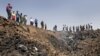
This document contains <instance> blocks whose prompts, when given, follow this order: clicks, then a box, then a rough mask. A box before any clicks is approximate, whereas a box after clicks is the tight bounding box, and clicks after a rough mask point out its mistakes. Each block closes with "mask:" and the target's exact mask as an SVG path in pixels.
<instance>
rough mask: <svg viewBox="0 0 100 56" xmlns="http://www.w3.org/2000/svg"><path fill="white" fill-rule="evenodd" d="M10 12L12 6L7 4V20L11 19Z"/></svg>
mask: <svg viewBox="0 0 100 56" xmlns="http://www.w3.org/2000/svg"><path fill="white" fill-rule="evenodd" d="M11 10H12V6H11V5H10V3H8V5H7V7H6V12H7V15H8V19H11Z"/></svg>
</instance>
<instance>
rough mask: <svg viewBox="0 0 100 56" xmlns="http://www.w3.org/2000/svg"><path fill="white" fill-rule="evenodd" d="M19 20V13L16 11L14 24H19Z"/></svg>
mask: <svg viewBox="0 0 100 56" xmlns="http://www.w3.org/2000/svg"><path fill="white" fill-rule="evenodd" d="M19 19H20V15H19V12H18V11H16V22H17V23H19Z"/></svg>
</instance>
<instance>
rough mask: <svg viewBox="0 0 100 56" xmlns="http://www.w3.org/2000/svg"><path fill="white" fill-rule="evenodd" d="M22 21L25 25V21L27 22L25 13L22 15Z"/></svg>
mask: <svg viewBox="0 0 100 56" xmlns="http://www.w3.org/2000/svg"><path fill="white" fill-rule="evenodd" d="M23 23H24V24H25V25H26V23H27V15H24V16H23Z"/></svg>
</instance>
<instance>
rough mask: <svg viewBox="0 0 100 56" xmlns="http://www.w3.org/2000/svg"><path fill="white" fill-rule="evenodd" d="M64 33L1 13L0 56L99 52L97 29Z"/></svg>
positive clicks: (74, 55)
mask: <svg viewBox="0 0 100 56" xmlns="http://www.w3.org/2000/svg"><path fill="white" fill-rule="evenodd" d="M84 36H85V38H84V39H81V38H82V37H84ZM67 37H68V36H66V33H64V34H63V33H60V32H52V31H47V30H43V29H40V28H35V27H34V26H29V25H27V26H26V25H18V24H17V23H15V22H14V21H11V20H6V19H5V18H4V17H2V16H0V56H100V30H95V31H85V32H81V34H80V32H79V33H77V34H75V35H74V34H73V37H74V39H73V40H72V39H70V38H67ZM63 40H64V41H63Z"/></svg>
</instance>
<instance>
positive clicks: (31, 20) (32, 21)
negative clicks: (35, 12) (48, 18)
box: [30, 17, 34, 25]
mask: <svg viewBox="0 0 100 56" xmlns="http://www.w3.org/2000/svg"><path fill="white" fill-rule="evenodd" d="M33 24H34V20H33V19H32V17H31V18H30V25H33Z"/></svg>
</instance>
